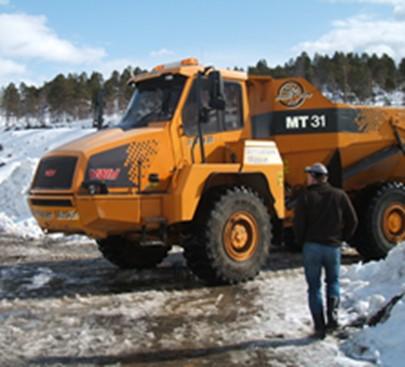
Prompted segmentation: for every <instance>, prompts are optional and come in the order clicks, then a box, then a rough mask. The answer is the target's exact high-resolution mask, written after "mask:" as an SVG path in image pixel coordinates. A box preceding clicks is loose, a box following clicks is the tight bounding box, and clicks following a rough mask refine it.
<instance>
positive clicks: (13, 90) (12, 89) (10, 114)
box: [1, 83, 21, 127]
mask: <svg viewBox="0 0 405 367" xmlns="http://www.w3.org/2000/svg"><path fill="white" fill-rule="evenodd" d="M1 107H2V108H3V109H4V111H5V113H6V124H7V127H9V126H10V125H9V124H10V119H11V118H14V119H18V118H19V117H20V116H21V97H20V93H19V91H18V89H17V87H16V86H15V84H14V83H10V84H9V85H8V86H7V87H6V89H5V90H4V92H3V98H2V105H1Z"/></svg>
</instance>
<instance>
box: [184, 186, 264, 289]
mask: <svg viewBox="0 0 405 367" xmlns="http://www.w3.org/2000/svg"><path fill="white" fill-rule="evenodd" d="M218 193H219V195H217V197H214V198H211V200H210V204H209V205H206V206H205V208H204V213H202V214H201V213H200V215H199V216H198V217H197V219H195V221H194V223H193V226H192V231H191V233H190V234H189V236H188V238H187V243H185V244H184V256H185V258H186V261H187V264H188V266H189V268H190V269H191V271H192V272H193V273H194V274H195V275H196V276H197V277H199V278H200V279H201V280H203V281H204V282H206V283H208V284H211V285H217V284H236V283H239V282H244V281H247V280H249V279H252V278H254V277H255V276H256V275H257V274H258V272H259V271H260V270H261V269H262V267H263V266H264V265H265V263H266V262H267V258H268V253H269V245H270V240H271V222H270V216H269V213H268V211H267V208H266V206H265V205H264V203H263V202H262V200H261V199H260V198H259V197H258V195H257V194H256V193H254V192H253V191H251V190H250V189H247V188H244V187H237V188H232V189H228V190H226V191H225V192H224V191H221V190H219V191H217V194H218ZM250 224H251V226H250ZM238 226H239V227H238ZM240 229H242V230H241V232H240V233H238V232H237V231H238V230H240ZM251 229H253V230H251ZM229 231H231V232H230V233H231V234H232V236H226V233H229ZM239 234H240V237H238V236H239ZM230 237H232V240H231V239H230ZM244 240H246V241H245V243H243V241H244ZM229 241H230V242H231V243H234V242H235V243H236V242H238V241H240V242H241V246H243V247H242V248H239V249H236V248H234V247H232V246H229ZM239 251H240V252H239ZM244 257H246V258H244Z"/></svg>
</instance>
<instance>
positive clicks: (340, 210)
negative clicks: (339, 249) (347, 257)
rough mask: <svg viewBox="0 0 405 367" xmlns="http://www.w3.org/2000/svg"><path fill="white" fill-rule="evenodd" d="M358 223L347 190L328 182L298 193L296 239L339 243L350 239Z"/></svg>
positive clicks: (295, 220)
mask: <svg viewBox="0 0 405 367" xmlns="http://www.w3.org/2000/svg"><path fill="white" fill-rule="evenodd" d="M357 224H358V219H357V215H356V212H355V210H354V208H353V205H352V203H351V202H350V199H349V197H348V196H347V194H346V193H345V192H344V191H343V190H340V189H337V188H334V187H332V186H331V185H329V184H328V183H321V184H316V185H311V186H308V187H307V188H306V189H304V190H303V191H302V192H301V194H300V195H299V196H298V199H297V203H296V207H295V215H294V233H295V239H296V241H297V243H299V244H304V243H305V242H316V243H320V244H325V245H334V246H339V245H341V243H342V242H343V241H348V240H349V239H350V238H351V237H352V236H353V234H354V232H355V230H356V227H357Z"/></svg>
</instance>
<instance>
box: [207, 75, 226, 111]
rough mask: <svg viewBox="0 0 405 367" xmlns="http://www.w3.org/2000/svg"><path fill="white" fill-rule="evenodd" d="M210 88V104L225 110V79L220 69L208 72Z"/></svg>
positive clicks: (216, 108) (214, 107)
mask: <svg viewBox="0 0 405 367" xmlns="http://www.w3.org/2000/svg"><path fill="white" fill-rule="evenodd" d="M208 88H209V93H210V100H209V106H210V107H211V108H213V109H215V110H224V109H225V94H224V81H223V79H222V76H221V73H220V72H219V71H217V70H214V71H211V73H209V74H208Z"/></svg>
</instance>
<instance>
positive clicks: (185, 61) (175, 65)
mask: <svg viewBox="0 0 405 367" xmlns="http://www.w3.org/2000/svg"><path fill="white" fill-rule="evenodd" d="M197 65H199V62H198V60H197V59H196V58H195V57H189V58H187V59H183V60H181V61H178V62H173V63H171V64H162V65H158V66H155V67H154V68H153V71H155V72H162V71H163V70H165V69H171V68H178V67H180V66H197Z"/></svg>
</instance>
